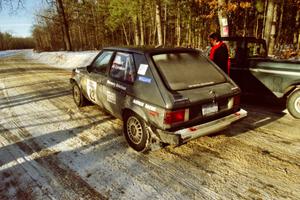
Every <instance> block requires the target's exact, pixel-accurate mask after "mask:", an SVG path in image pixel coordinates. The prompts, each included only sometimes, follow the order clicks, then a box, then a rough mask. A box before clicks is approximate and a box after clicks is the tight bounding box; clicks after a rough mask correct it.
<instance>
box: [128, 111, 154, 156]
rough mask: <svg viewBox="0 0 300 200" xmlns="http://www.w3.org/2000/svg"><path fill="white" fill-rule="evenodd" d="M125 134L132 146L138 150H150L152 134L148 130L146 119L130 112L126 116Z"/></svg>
mask: <svg viewBox="0 0 300 200" xmlns="http://www.w3.org/2000/svg"><path fill="white" fill-rule="evenodd" d="M123 130H124V135H125V138H126V141H127V143H128V144H129V146H130V147H131V148H133V149H134V150H136V151H138V152H146V151H148V150H149V141H150V134H149V132H148V131H147V128H146V124H145V121H144V120H143V119H142V118H141V117H139V116H137V115H136V114H134V113H133V112H129V113H127V114H125V116H124V128H123Z"/></svg>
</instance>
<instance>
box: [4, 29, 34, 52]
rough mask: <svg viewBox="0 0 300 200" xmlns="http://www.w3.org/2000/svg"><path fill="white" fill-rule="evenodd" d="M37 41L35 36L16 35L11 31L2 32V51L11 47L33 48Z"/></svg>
mask: <svg viewBox="0 0 300 200" xmlns="http://www.w3.org/2000/svg"><path fill="white" fill-rule="evenodd" d="M33 48H35V42H34V40H33V38H30V37H27V38H22V37H14V36H12V35H11V34H10V33H2V32H0V51H1V50H9V49H33Z"/></svg>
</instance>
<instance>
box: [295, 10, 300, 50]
mask: <svg viewBox="0 0 300 200" xmlns="http://www.w3.org/2000/svg"><path fill="white" fill-rule="evenodd" d="M295 28H296V31H295V33H294V45H295V46H296V47H297V50H299V41H298V39H299V33H300V31H299V28H300V11H299V10H298V11H297V15H296V26H295Z"/></svg>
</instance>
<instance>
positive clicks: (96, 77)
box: [71, 47, 247, 151]
mask: <svg viewBox="0 0 300 200" xmlns="http://www.w3.org/2000/svg"><path fill="white" fill-rule="evenodd" d="M71 84H72V86H73V97H74V101H75V103H76V104H77V106H83V105H84V104H85V103H86V102H87V101H91V102H93V103H95V104H98V105H99V106H101V107H102V108H104V109H105V110H107V111H108V112H109V113H111V114H112V115H113V116H115V117H117V118H120V119H122V120H123V121H124V127H123V128H124V135H125V138H126V140H127V142H128V144H129V145H130V146H131V147H132V148H133V149H135V150H136V151H145V150H148V149H151V148H152V149H153V148H154V147H156V146H157V145H160V144H163V143H167V144H176V145H178V144H182V143H184V142H187V141H189V140H191V139H194V138H197V137H199V136H202V135H207V134H210V133H213V132H217V131H219V130H222V129H224V128H226V127H228V126H229V125H230V124H231V123H233V122H235V121H237V120H239V119H241V118H243V117H245V116H246V115H247V112H246V111H244V110H242V109H240V100H239V99H240V93H241V91H240V89H239V87H238V86H237V85H236V84H235V83H234V82H233V81H232V80H231V79H230V78H228V76H226V75H225V74H224V73H223V72H222V70H220V69H219V68H218V67H217V66H216V65H215V64H213V63H212V62H211V61H210V60H208V59H207V57H205V56H204V55H202V54H201V53H200V52H199V51H197V50H194V49H186V48H172V49H171V48H170V49H167V48H160V49H154V48H152V49H143V48H139V49H138V48H116V47H112V48H104V49H103V50H102V51H101V52H100V53H99V54H98V55H97V56H96V58H95V59H94V61H93V62H92V63H91V64H90V65H88V66H87V67H82V68H77V69H74V70H73V75H72V77H71Z"/></svg>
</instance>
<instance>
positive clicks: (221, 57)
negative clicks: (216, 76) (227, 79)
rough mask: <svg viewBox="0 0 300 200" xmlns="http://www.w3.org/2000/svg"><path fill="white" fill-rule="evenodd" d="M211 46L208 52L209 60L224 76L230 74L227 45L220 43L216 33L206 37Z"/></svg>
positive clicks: (219, 37)
mask: <svg viewBox="0 0 300 200" xmlns="http://www.w3.org/2000/svg"><path fill="white" fill-rule="evenodd" d="M208 39H209V42H210V44H211V46H212V48H211V50H210V55H209V57H210V59H211V60H212V61H214V62H215V63H216V64H217V65H218V67H220V68H221V69H222V70H223V71H224V72H225V73H226V74H228V75H229V73H230V59H229V53H228V48H227V45H226V44H225V43H224V42H223V41H221V36H220V34H218V33H212V34H210V35H209V37H208Z"/></svg>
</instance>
